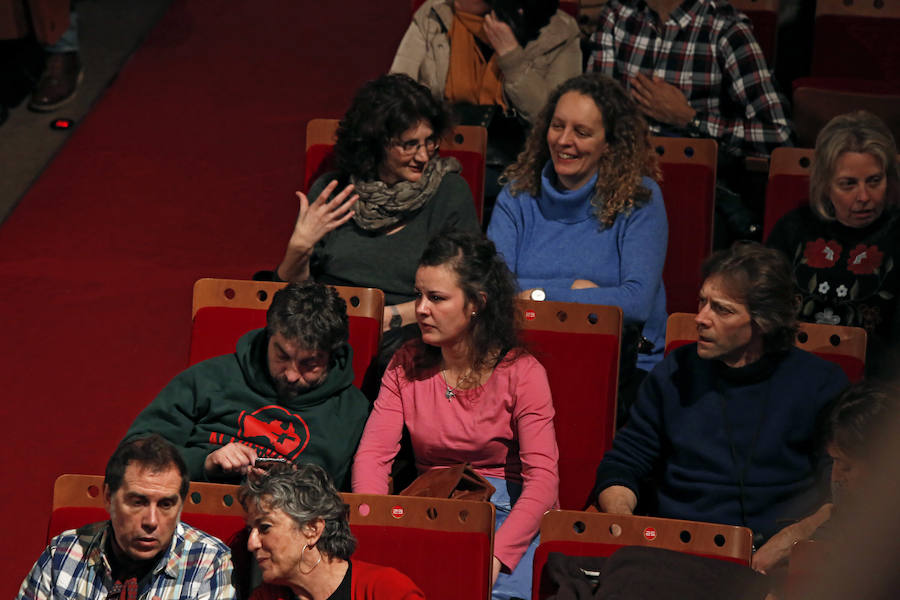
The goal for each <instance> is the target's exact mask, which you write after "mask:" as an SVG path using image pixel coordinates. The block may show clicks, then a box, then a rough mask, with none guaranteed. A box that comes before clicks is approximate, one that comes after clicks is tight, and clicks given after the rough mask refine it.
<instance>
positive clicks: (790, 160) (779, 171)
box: [698, 148, 815, 289]
mask: <svg viewBox="0 0 900 600" xmlns="http://www.w3.org/2000/svg"><path fill="white" fill-rule="evenodd" d="M814 154H815V152H814V151H813V150H812V149H810V148H776V149H775V150H774V151H773V152H772V158H771V159H770V161H769V181H768V184H767V185H766V210H765V217H764V218H763V239H768V237H769V234H770V233H771V232H772V228H773V227H775V223H777V222H778V220H779V219H781V217H783V216H784V215H786V214H787V213H789V212H791V211H792V210H794V209H795V208H800V207H801V206H803V205H805V204H809V169H810V167H811V166H812V161H813V156H814ZM698 289H699V288H698Z"/></svg>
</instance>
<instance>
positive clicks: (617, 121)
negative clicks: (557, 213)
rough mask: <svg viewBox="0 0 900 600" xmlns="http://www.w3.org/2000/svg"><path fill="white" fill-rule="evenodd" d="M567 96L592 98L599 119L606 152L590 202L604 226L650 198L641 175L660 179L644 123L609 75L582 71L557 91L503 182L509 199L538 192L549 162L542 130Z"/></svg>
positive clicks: (648, 133) (544, 135)
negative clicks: (568, 94)
mask: <svg viewBox="0 0 900 600" xmlns="http://www.w3.org/2000/svg"><path fill="white" fill-rule="evenodd" d="M568 92H577V93H579V94H582V95H584V96H587V97H588V98H590V99H592V100H593V101H594V103H595V104H596V105H597V108H598V109H600V115H601V117H602V118H603V127H604V129H606V143H607V145H608V148H607V150H606V152H605V153H604V154H603V156H602V157H601V158H600V164H599V166H598V173H599V177H598V178H597V184H596V186H595V187H594V196H593V198H591V204H592V205H593V207H594V214H595V215H596V217H597V220H598V221H600V223H601V224H602V225H603V226H604V227H609V226H611V225H612V224H613V223H614V222H615V220H616V217H617V216H618V215H620V214H626V215H627V214H628V213H630V212H631V211H632V210H633V209H635V208H637V207H640V206H641V205H642V204H644V203H645V202H647V201H648V200H649V199H650V194H651V192H650V190H649V189H647V188H646V187H644V186H643V185H641V177H644V176H646V177H650V178H651V179H653V180H655V181H660V180H661V178H662V176H661V173H660V171H659V164H658V161H657V156H656V152H655V151H654V150H653V146H652V144H651V143H650V128H649V127H648V126H647V122H646V121H645V120H644V118H643V117H642V116H641V115H640V113H639V112H638V108H637V105H636V104H635V103H634V101H633V100H632V99H631V98H629V97H628V94H627V93H626V92H625V90H624V89H623V88H622V86H621V85H619V84H618V83H617V82H616V81H615V80H614V79H612V78H611V77H608V76H606V75H603V74H601V73H585V74H584V75H579V76H578V77H573V78H572V79H569V80H568V81H566V82H564V83H563V84H562V85H560V86H559V87H558V88H556V90H554V91H553V93H552V94H551V95H550V99H549V100H548V101H547V105H546V106H544V109H543V110H542V111H541V113H540V115H539V116H538V118H537V120H536V121H535V123H534V127H533V128H532V130H531V134H530V135H529V136H528V140H527V141H526V143H525V150H523V151H522V153H521V154H519V157H518V159H517V160H516V162H515V163H514V164H512V165H510V166H509V167H508V168H507V169H506V171H504V173H503V178H504V179H505V180H506V181H508V182H510V183H509V190H510V192H511V193H512V194H513V195H517V194H518V193H520V192H527V193H529V194H531V195H532V196H537V195H538V194H540V192H541V170H542V169H543V168H544V165H545V164H547V161H548V160H550V148H549V147H548V145H547V130H548V129H549V128H550V121H551V120H552V119H553V113H554V112H556V105H557V103H558V102H559V99H560V98H561V97H562V96H563V94H566V93H568Z"/></svg>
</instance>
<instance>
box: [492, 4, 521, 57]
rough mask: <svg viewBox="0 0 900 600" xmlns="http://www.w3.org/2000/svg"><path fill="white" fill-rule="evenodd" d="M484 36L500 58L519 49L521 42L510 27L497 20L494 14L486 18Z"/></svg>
mask: <svg viewBox="0 0 900 600" xmlns="http://www.w3.org/2000/svg"><path fill="white" fill-rule="evenodd" d="M484 34H485V35H486V36H487V39H488V42H489V43H490V45H491V47H493V48H494V52H496V53H497V55H498V56H503V55H504V54H508V53H510V52H512V51H513V50H515V49H516V48H518V47H519V40H517V39H516V34H514V33H513V30H512V28H510V26H509V25H507V24H506V23H504V22H503V21H501V20H500V19H498V18H497V15H495V14H494V13H493V12H491V13H488V14H486V15H485V16H484Z"/></svg>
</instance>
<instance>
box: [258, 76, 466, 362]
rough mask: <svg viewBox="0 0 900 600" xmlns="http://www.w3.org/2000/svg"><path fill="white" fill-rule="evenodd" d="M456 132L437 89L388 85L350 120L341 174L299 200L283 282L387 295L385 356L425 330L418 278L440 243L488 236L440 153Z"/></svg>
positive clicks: (366, 96)
mask: <svg viewBox="0 0 900 600" xmlns="http://www.w3.org/2000/svg"><path fill="white" fill-rule="evenodd" d="M450 127H451V116H450V113H449V112H448V109H447V108H446V106H445V105H444V103H443V102H442V101H440V100H437V99H435V98H434V97H433V96H432V95H431V92H430V91H429V90H428V88H426V87H425V86H423V85H421V84H419V83H416V82H415V81H413V80H412V79H411V78H409V77H407V76H405V75H384V76H382V77H379V78H377V79H375V80H374V81H370V82H368V83H367V84H365V85H364V86H363V87H362V88H361V89H360V90H359V91H358V92H357V94H356V96H355V97H354V98H353V101H352V103H351V105H350V109H349V110H348V111H347V113H346V114H345V115H344V118H343V119H341V122H340V125H339V126H338V130H337V141H336V143H335V146H334V154H335V159H336V163H337V172H332V173H326V174H324V175H322V176H321V177H320V178H319V179H318V180H316V181H315V182H314V183H313V184H312V186H311V188H310V190H309V195H308V197H307V195H304V194H303V193H301V192H297V197H298V198H299V199H300V212H299V214H298V216H297V222H296V224H295V225H294V231H293V233H292V234H291V237H290V240H289V241H288V245H287V249H286V250H285V254H284V259H283V260H282V261H281V264H280V265H279V266H278V268H277V270H276V271H275V274H276V276H277V278H278V279H280V280H283V281H304V280H306V279H308V278H310V277H311V278H313V279H316V280H317V281H321V282H323V283H327V284H330V285H350V286H360V287H374V288H379V289H381V290H383V291H384V294H385V302H386V304H387V306H386V307H385V311H384V319H383V328H384V331H385V332H387V333H386V335H385V336H384V338H383V342H382V347H383V348H384V347H385V346H387V347H388V348H390V347H395V346H396V345H398V340H401V339H403V338H404V337H408V336H407V335H405V334H407V333H410V332H414V331H415V330H416V327H415V314H414V307H413V298H414V292H413V279H414V276H415V271H416V261H417V260H418V258H419V256H420V255H421V254H422V249H423V248H424V247H425V244H426V243H427V242H428V240H429V239H430V238H431V236H432V235H434V234H435V233H436V232H438V231H440V230H441V229H443V228H445V227H452V228H458V229H463V230H471V231H478V230H479V225H478V218H477V217H476V214H475V205H474V203H473V201H472V194H471V191H470V190H469V186H468V184H467V183H466V181H465V180H464V179H463V178H462V176H460V174H459V172H460V165H459V162H457V161H456V159H454V158H442V157H439V156H438V154H437V152H438V148H439V147H440V142H441V139H442V138H443V137H444V136H445V135H447V133H448V132H449V130H450ZM309 198H314V200H312V201H310V200H309ZM404 325H411V327H408V328H407V329H406V331H401V329H402V328H403V326H404ZM387 356H389V351H387Z"/></svg>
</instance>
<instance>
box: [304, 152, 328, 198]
mask: <svg viewBox="0 0 900 600" xmlns="http://www.w3.org/2000/svg"><path fill="white" fill-rule="evenodd" d="M334 170H335V165H334V145H333V144H313V145H311V146H310V147H309V148H307V149H306V168H305V175H304V177H303V189H304V190H306V191H309V188H310V186H311V185H312V184H313V183H314V182H315V180H316V179H318V178H319V177H321V176H322V175H324V174H325V173H328V172H329V171H334ZM313 200H315V198H310V202H311V201H313Z"/></svg>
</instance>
